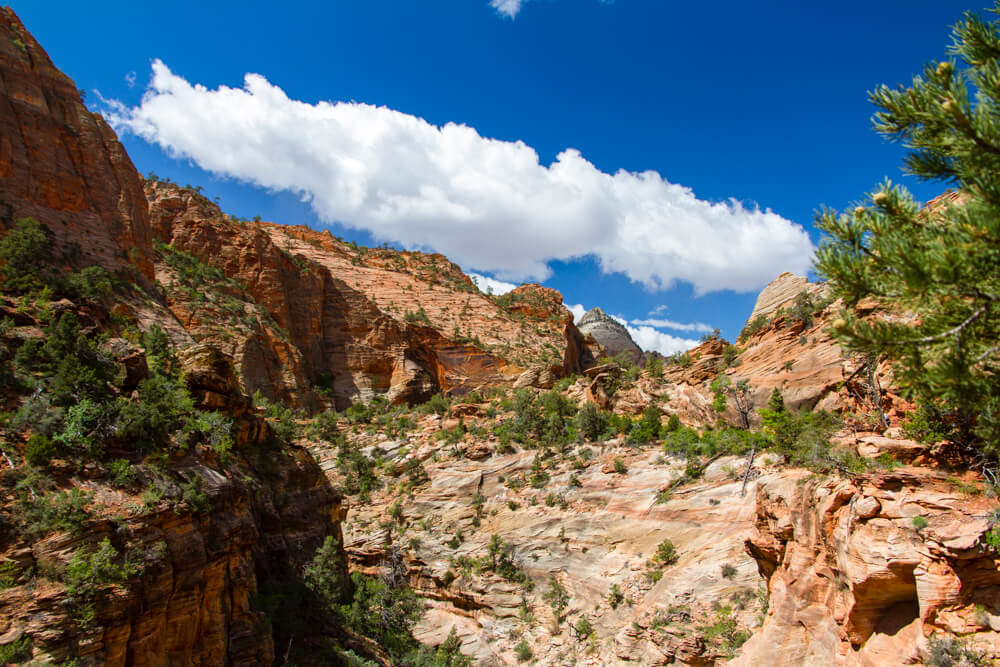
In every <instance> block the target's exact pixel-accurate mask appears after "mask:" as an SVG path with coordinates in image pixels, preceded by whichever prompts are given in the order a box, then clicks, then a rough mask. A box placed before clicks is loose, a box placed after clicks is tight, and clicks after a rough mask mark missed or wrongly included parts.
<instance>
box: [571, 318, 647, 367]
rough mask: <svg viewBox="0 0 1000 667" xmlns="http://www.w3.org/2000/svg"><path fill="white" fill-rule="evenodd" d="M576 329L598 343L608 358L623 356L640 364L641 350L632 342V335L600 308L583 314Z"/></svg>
mask: <svg viewBox="0 0 1000 667" xmlns="http://www.w3.org/2000/svg"><path fill="white" fill-rule="evenodd" d="M576 327H577V329H579V330H580V333H582V334H583V335H584V336H591V337H593V338H594V340H596V341H597V342H598V343H600V344H601V346H602V347H603V348H604V351H605V354H607V355H608V356H609V357H616V356H618V355H625V356H626V357H627V358H628V359H629V360H631V361H632V362H634V363H637V364H638V363H642V359H643V353H642V349H641V348H640V347H639V346H638V345H636V344H635V341H634V340H632V335H631V334H629V332H628V330H627V329H626V328H625V327H624V326H623V325H622V324H621V322H619V321H617V320H615V319H614V318H612V317H610V316H608V315H607V314H606V313H605V312H604V311H603V310H601V309H600V308H591V309H590V310H588V311H587V312H586V313H584V315H583V317H581V318H580V321H579V322H577V324H576Z"/></svg>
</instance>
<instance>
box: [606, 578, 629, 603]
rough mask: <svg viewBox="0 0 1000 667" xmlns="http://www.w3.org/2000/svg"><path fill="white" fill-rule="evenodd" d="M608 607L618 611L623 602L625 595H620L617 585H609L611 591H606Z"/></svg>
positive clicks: (620, 590)
mask: <svg viewBox="0 0 1000 667" xmlns="http://www.w3.org/2000/svg"><path fill="white" fill-rule="evenodd" d="M607 600H608V606H610V607H611V608H612V609H618V606H619V605H620V604H621V603H622V602H624V601H625V595H624V594H623V593H622V589H621V587H619V586H618V584H611V589H610V590H608V596H607Z"/></svg>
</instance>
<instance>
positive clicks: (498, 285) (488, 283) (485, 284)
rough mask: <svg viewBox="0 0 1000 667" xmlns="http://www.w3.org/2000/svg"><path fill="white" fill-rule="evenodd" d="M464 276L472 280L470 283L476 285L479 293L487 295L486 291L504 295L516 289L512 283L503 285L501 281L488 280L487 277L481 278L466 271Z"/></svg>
mask: <svg viewBox="0 0 1000 667" xmlns="http://www.w3.org/2000/svg"><path fill="white" fill-rule="evenodd" d="M465 275H467V276H469V278H471V279H472V282H474V283H476V287H478V288H479V291H480V292H483V293H484V294H485V293H487V291H489V293H490V294H506V293H507V292H509V291H511V290H512V289H514V288H515V287H517V285H515V284H514V283H505V282H504V281H502V280H497V279H495V278H490V277H489V276H481V275H479V274H478V273H471V272H469V271H466V273H465Z"/></svg>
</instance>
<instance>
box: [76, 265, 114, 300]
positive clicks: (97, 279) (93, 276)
mask: <svg viewBox="0 0 1000 667" xmlns="http://www.w3.org/2000/svg"><path fill="white" fill-rule="evenodd" d="M66 291H67V293H69V294H70V295H71V296H72V297H74V298H77V299H89V300H91V301H101V300H103V299H104V298H106V297H108V296H110V295H111V293H112V292H113V291H114V282H113V279H112V277H111V274H110V273H108V271H107V269H105V268H104V267H103V266H88V267H87V268H85V269H83V270H82V271H79V272H78V273H71V274H69V275H68V276H66Z"/></svg>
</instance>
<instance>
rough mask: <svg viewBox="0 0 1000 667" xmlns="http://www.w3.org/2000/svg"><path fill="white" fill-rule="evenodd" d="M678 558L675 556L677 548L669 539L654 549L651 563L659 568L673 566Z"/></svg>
mask: <svg viewBox="0 0 1000 667" xmlns="http://www.w3.org/2000/svg"><path fill="white" fill-rule="evenodd" d="M678 558H679V556H678V554H677V547H675V546H674V543H673V542H671V541H670V540H669V539H666V540H663V541H662V542H660V544H659V546H658V547H656V554H655V555H654V556H653V562H655V563H657V564H658V565H660V566H666V565H673V564H674V563H676V562H677V559H678Z"/></svg>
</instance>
